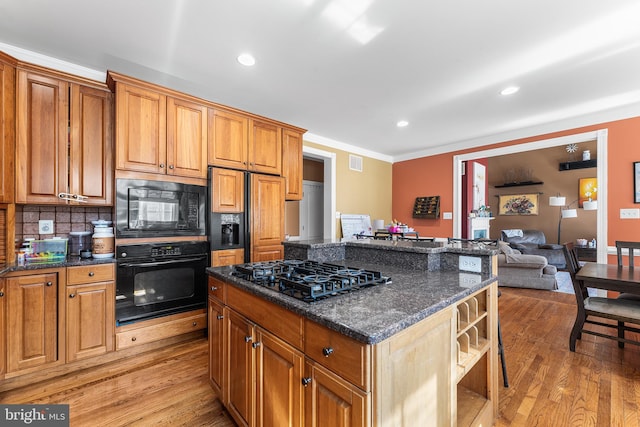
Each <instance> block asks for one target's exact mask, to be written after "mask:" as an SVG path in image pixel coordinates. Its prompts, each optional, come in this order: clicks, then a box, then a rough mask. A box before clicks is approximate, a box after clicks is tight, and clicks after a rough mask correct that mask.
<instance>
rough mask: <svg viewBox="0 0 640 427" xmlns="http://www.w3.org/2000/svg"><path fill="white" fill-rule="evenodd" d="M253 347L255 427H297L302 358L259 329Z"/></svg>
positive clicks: (300, 401)
mask: <svg viewBox="0 0 640 427" xmlns="http://www.w3.org/2000/svg"><path fill="white" fill-rule="evenodd" d="M254 344H255V345H257V347H256V354H255V357H256V359H257V363H256V370H257V376H256V381H257V390H256V417H257V423H256V425H258V426H265V427H279V426H301V425H302V422H303V414H302V402H303V401H304V400H303V392H304V389H303V385H302V384H303V383H302V374H303V367H304V365H303V360H304V355H303V354H302V353H301V352H299V351H297V350H295V349H294V348H293V347H291V346H290V345H288V344H287V343H285V342H284V341H282V340H280V339H278V338H276V337H275V336H274V335H272V334H270V333H269V332H267V331H264V330H262V329H261V328H257V335H256V342H255V343H254ZM325 425H331V424H325Z"/></svg>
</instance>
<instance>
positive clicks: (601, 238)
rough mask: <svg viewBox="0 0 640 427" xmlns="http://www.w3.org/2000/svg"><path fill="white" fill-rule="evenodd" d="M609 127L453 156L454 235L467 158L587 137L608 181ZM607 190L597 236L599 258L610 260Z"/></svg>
mask: <svg viewBox="0 0 640 427" xmlns="http://www.w3.org/2000/svg"><path fill="white" fill-rule="evenodd" d="M607 138H608V132H607V129H601V130H597V131H593V132H585V133H580V134H575V135H568V136H563V137H558V138H551V139H545V140H541V141H535V142H530V143H525V144H516V145H510V146H506V147H500V148H494V149H488V150H482V151H475V152H470V153H465V154H462V155H457V156H454V157H453V236H456V237H459V236H461V228H462V214H463V211H462V196H463V192H462V171H463V166H462V164H463V162H465V161H469V160H474V159H481V158H485V157H495V156H502V155H505V154H513V153H521V152H526V151H533V150H539V149H542V148H549V147H555V146H560V145H568V144H577V143H580V142H585V141H596V142H597V147H598V148H597V150H598V157H597V178H598V182H602V183H604V182H607V181H606V177H607ZM606 224H607V192H606V191H603V192H601V193H598V213H597V231H596V238H597V240H598V242H599V244H598V247H597V252H598V255H597V257H598V258H597V259H598V262H602V263H606V262H607V252H608V247H607V242H608V240H607V227H606Z"/></svg>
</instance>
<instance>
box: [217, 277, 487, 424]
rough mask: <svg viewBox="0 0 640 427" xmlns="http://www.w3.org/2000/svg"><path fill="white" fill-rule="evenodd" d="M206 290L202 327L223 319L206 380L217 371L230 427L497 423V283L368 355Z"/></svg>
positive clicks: (276, 310)
mask: <svg viewBox="0 0 640 427" xmlns="http://www.w3.org/2000/svg"><path fill="white" fill-rule="evenodd" d="M209 284H210V286H211V288H210V289H211V290H210V294H209V295H210V299H209V305H210V307H209V313H210V320H209V322H210V323H209V324H210V325H212V323H211V322H213V320H212V318H211V316H214V315H215V316H218V315H219V313H223V314H222V315H223V318H224V325H225V329H224V332H220V331H219V330H218V329H217V328H219V326H217V325H214V326H213V328H214V330H213V331H210V335H209V336H210V339H212V337H213V339H215V341H212V342H211V343H210V345H211V355H210V356H211V360H210V372H211V375H212V376H213V375H214V373H215V375H216V376H219V374H218V372H219V370H220V369H221V368H220V367H219V364H221V363H223V368H222V371H223V375H222V378H223V379H222V385H221V386H220V387H221V388H222V396H223V397H222V400H223V404H224V405H225V406H226V407H227V409H228V410H229V413H230V414H231V415H232V417H233V418H234V420H235V421H236V423H238V425H241V426H281V425H286V426H300V425H304V426H307V427H324V426H359V427H360V426H365V427H368V426H382V427H387V426H389V427H391V426H393V427H396V426H406V427H413V426H420V427H423V426H434V427H441V426H450V427H453V426H461V427H462V426H464V427H466V426H490V425H493V424H494V422H495V419H496V415H497V397H498V395H497V393H498V391H497V390H498V388H497V366H496V364H497V353H496V351H494V350H496V348H497V347H496V345H497V343H496V339H497V336H496V333H495V331H496V330H497V323H496V322H497V317H496V309H497V299H496V298H497V289H496V284H495V283H494V284H492V285H490V286H488V287H486V288H484V289H481V290H479V291H477V292H475V293H474V294H471V295H470V296H468V297H466V298H465V299H463V300H461V301H459V302H457V303H456V304H454V305H452V306H449V307H446V308H444V309H442V310H440V311H438V312H437V313H435V314H433V315H431V316H429V317H427V318H425V319H423V320H421V321H420V322H418V323H416V324H414V325H412V326H410V327H408V328H406V329H404V330H402V331H400V332H398V333H396V334H394V335H393V336H391V337H389V338H387V339H386V340H384V341H382V342H380V343H377V344H375V345H368V344H364V343H361V342H359V341H356V340H353V339H352V338H350V337H348V336H346V335H343V334H340V333H339V332H336V331H333V330H330V329H328V328H326V327H324V326H322V325H320V324H317V323H315V322H313V321H311V320H310V319H305V318H303V317H302V316H300V315H298V314H295V313H293V312H291V311H288V310H285V309H284V308H282V307H280V306H277V305H274V304H273V303H271V302H269V301H265V300H262V299H261V298H259V297H258V296H256V295H253V294H250V293H247V292H245V291H243V290H241V289H239V288H237V287H235V286H233V285H231V284H228V283H222V282H220V281H219V280H218V279H215V278H210V279H209ZM212 292H214V293H215V295H216V297H215V298H214V297H212ZM285 312H286V313H285ZM300 322H302V323H303V324H304V327H302V325H301V324H300ZM283 324H284V325H286V326H287V327H286V328H283ZM210 327H211V326H210ZM224 333H226V336H225V335H224ZM221 336H222V337H223V338H220V337H221ZM225 349H226V350H225ZM223 351H224V353H223V354H224V356H223V357H222V356H220V354H221V352H223ZM214 355H218V356H216V357H214ZM222 361H224V362H222ZM215 382H216V381H215V380H214V379H213V378H212V383H215ZM214 388H216V386H215V385H214Z"/></svg>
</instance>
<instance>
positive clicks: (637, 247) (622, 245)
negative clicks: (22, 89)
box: [616, 240, 640, 267]
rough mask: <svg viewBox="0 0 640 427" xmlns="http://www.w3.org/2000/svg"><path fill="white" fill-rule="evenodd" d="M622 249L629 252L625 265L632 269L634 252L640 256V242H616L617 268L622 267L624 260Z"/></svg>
mask: <svg viewBox="0 0 640 427" xmlns="http://www.w3.org/2000/svg"><path fill="white" fill-rule="evenodd" d="M623 249H627V250H628V252H629V256H628V257H627V259H628V261H627V265H628V266H629V267H633V264H634V262H633V260H634V255H635V251H638V252H637V254H638V255H640V242H624V241H621V240H616V253H617V255H618V266H623V265H624V262H623V259H624V258H623V257H622V251H623Z"/></svg>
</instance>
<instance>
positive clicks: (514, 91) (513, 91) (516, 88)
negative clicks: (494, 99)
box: [500, 86, 520, 95]
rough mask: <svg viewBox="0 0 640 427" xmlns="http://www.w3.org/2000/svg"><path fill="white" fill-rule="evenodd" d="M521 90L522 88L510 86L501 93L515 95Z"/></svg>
mask: <svg viewBox="0 0 640 427" xmlns="http://www.w3.org/2000/svg"><path fill="white" fill-rule="evenodd" d="M519 90H520V88H519V87H518V86H508V87H505V88H504V89H502V91H501V92H500V95H513V94H514V93H516V92H517V91H519Z"/></svg>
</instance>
